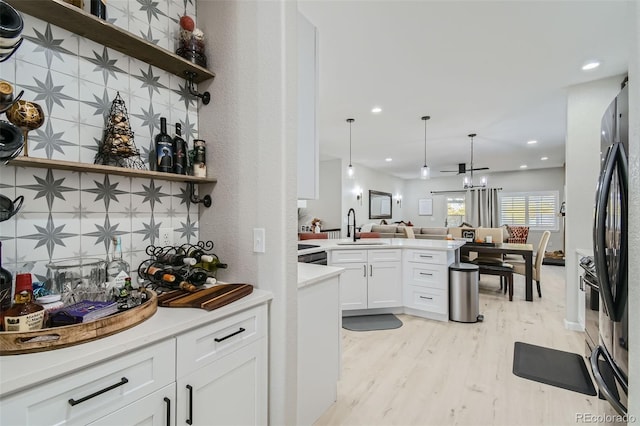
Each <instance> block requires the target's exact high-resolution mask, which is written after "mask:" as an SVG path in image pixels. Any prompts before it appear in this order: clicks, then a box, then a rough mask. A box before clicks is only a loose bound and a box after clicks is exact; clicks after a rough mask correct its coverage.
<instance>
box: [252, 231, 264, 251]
mask: <svg viewBox="0 0 640 426" xmlns="http://www.w3.org/2000/svg"><path fill="white" fill-rule="evenodd" d="M264 234H265V232H264V228H253V252H254V253H264V249H265V243H264Z"/></svg>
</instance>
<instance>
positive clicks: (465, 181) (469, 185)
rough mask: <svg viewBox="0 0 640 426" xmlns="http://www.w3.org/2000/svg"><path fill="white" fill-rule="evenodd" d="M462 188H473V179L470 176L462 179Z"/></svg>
mask: <svg viewBox="0 0 640 426" xmlns="http://www.w3.org/2000/svg"><path fill="white" fill-rule="evenodd" d="M462 186H463V187H464V189H469V188H473V182H471V178H470V177H469V176H465V177H464V179H462Z"/></svg>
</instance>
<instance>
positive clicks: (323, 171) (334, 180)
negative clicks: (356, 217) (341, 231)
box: [298, 159, 343, 229]
mask: <svg viewBox="0 0 640 426" xmlns="http://www.w3.org/2000/svg"><path fill="white" fill-rule="evenodd" d="M341 166H342V162H341V161H340V160H337V159H336V160H327V161H321V162H320V180H319V182H320V183H319V185H320V197H319V198H318V199H317V200H307V208H306V210H307V212H308V214H307V216H306V218H305V219H303V220H302V221H301V222H300V223H299V224H298V226H300V225H310V224H311V220H312V219H313V218H314V217H318V218H320V219H321V220H322V228H323V229H335V228H340V226H341V223H342V222H341V220H342V219H341V218H342V216H343V215H342V206H341V204H340V203H341V201H342V197H341V196H340V194H341V193H342V171H341V170H340V167H341Z"/></svg>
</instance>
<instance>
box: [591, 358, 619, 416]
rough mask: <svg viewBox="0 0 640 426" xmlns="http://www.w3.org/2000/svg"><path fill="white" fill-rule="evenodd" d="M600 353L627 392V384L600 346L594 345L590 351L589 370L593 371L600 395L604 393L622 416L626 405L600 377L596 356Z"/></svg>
mask: <svg viewBox="0 0 640 426" xmlns="http://www.w3.org/2000/svg"><path fill="white" fill-rule="evenodd" d="M600 355H602V356H603V357H604V359H605V361H606V362H607V364H609V365H610V366H611V368H612V369H613V374H614V375H615V376H616V379H618V381H619V382H620V384H621V385H622V387H623V388H624V391H625V392H627V384H626V383H625V381H624V380H622V377H621V376H620V371H619V370H618V369H617V368H616V366H615V365H614V364H613V361H612V360H611V357H609V356H608V354H607V353H606V351H603V350H602V346H596V347H595V348H594V349H593V352H591V359H590V361H591V371H592V372H593V378H594V379H595V380H596V384H597V385H598V389H599V390H600V392H602V395H604V397H605V398H606V400H607V401H609V404H611V406H612V407H613V408H614V410H616V412H617V413H618V414H620V415H621V416H624V415H626V414H627V407H625V406H624V405H622V403H621V402H620V401H619V400H618V399H617V398H616V397H615V396H614V395H613V393H612V392H611V390H610V389H609V387H608V386H607V384H606V383H605V381H604V378H603V377H602V373H600V366H599V365H598V358H599V357H600Z"/></svg>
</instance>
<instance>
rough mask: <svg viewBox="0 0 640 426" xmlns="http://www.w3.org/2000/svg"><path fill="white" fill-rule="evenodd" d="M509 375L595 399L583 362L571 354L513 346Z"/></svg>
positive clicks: (587, 371) (535, 347)
mask: <svg viewBox="0 0 640 426" xmlns="http://www.w3.org/2000/svg"><path fill="white" fill-rule="evenodd" d="M513 374H515V375H516V376H519V377H523V378H525V379H529V380H533V381H536V382H540V383H545V384H547V385H551V386H556V387H559V388H563V389H568V390H572V391H574V392H580V393H583V394H586V395H591V396H595V395H596V389H595V388H594V387H593V383H592V382H591V376H590V375H589V370H587V366H586V364H585V362H584V359H583V358H582V356H580V355H578V354H574V353H571V352H564V351H559V350H556V349H550V348H544V347H542V346H536V345H530V344H528V343H523V342H516V344H515V348H514V351H513Z"/></svg>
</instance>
